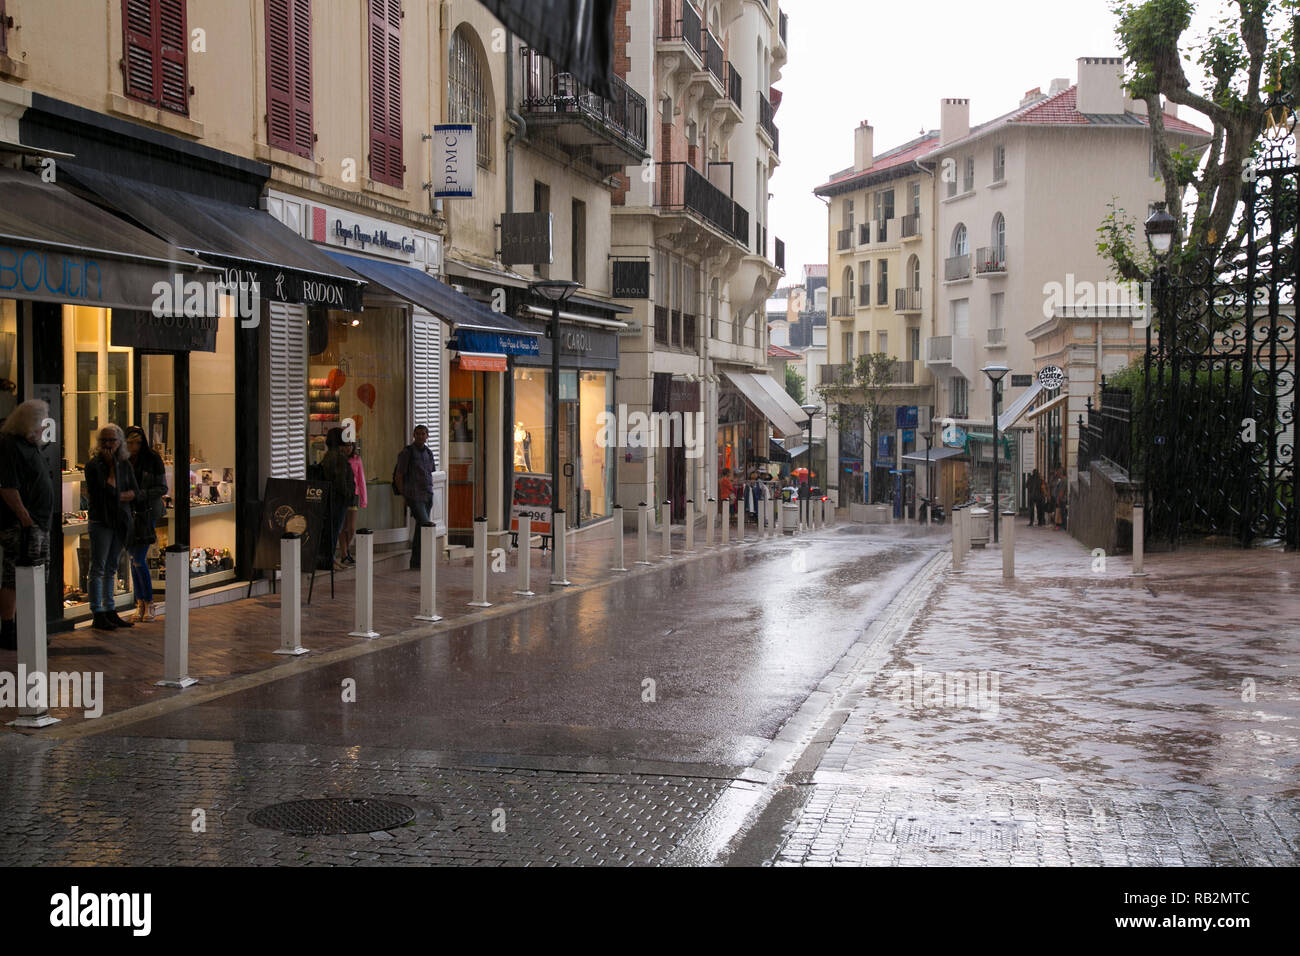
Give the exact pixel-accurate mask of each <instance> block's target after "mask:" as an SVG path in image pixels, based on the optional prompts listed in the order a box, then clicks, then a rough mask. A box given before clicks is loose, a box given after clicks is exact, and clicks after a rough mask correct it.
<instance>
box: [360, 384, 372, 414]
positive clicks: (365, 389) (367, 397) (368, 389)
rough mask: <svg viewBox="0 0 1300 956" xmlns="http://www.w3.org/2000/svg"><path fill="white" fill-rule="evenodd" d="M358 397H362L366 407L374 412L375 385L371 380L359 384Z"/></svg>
mask: <svg viewBox="0 0 1300 956" xmlns="http://www.w3.org/2000/svg"><path fill="white" fill-rule="evenodd" d="M357 398H359V399H361V401H362V402H363V403H364V404H365V406H366V408H368V409H370V410H371V411H372V412H373V411H374V410H375V387H374V386H373V385H371V384H370V383H369V382H366V384H364V385H358V386H357Z"/></svg>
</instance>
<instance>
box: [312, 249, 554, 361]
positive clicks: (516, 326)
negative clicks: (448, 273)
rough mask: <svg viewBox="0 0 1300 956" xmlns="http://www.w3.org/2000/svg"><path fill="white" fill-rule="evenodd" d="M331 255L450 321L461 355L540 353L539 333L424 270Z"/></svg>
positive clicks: (344, 254)
mask: <svg viewBox="0 0 1300 956" xmlns="http://www.w3.org/2000/svg"><path fill="white" fill-rule="evenodd" d="M327 255H328V256H329V257H330V258H331V259H333V260H334V261H336V262H338V263H339V264H340V265H343V266H346V267H347V268H348V269H351V270H352V271H353V272H356V273H357V274H358V275H363V276H365V277H366V278H367V279H369V280H370V281H371V282H373V283H374V284H375V285H378V286H381V287H383V288H385V289H387V290H389V291H390V292H392V293H394V294H395V295H398V296H401V297H402V298H403V299H406V300H407V301H410V302H414V303H415V304H416V305H418V306H420V307H421V308H424V309H427V310H428V311H429V312H431V313H432V314H433V315H436V316H439V317H440V318H442V319H444V320H446V321H447V322H450V323H451V324H452V327H453V329H454V330H455V333H456V340H457V343H456V344H457V351H459V352H462V353H463V352H493V353H499V354H502V355H536V354H537V353H538V345H537V337H538V333H537V332H535V331H533V330H532V329H530V328H528V326H526V325H524V324H523V323H522V322H520V321H518V320H517V319H513V318H511V317H510V316H508V315H503V314H502V313H500V312H494V311H492V310H491V309H489V308H488V307H487V306H486V305H484V304H483V303H481V302H476V301H475V300H473V299H471V298H470V297H469V296H467V295H464V294H462V293H460V292H457V291H456V290H455V289H453V288H452V287H451V286H449V285H447V284H446V283H445V282H441V281H439V280H438V279H436V278H434V277H433V276H431V275H429V274H428V273H427V272H424V271H423V270H421V269H413V268H411V267H410V266H404V265H401V264H399V263H396V262H380V261H379V260H377V259H363V258H362V257H360V256H352V255H348V254H347V253H346V252H333V251H331V252H328V253H327Z"/></svg>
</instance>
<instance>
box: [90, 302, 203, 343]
mask: <svg viewBox="0 0 1300 956" xmlns="http://www.w3.org/2000/svg"><path fill="white" fill-rule="evenodd" d="M111 336H112V344H113V345H114V347H126V348H135V349H152V350H156V351H160V352H215V351H216V350H217V318H216V316H212V315H200V316H185V315H154V314H153V313H152V312H140V311H136V310H134V309H114V310H113V328H112V332H111Z"/></svg>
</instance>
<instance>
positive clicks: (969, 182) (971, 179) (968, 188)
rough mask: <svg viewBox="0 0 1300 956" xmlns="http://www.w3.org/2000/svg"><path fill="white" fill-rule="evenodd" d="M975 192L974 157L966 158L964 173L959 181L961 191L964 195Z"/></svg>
mask: <svg viewBox="0 0 1300 956" xmlns="http://www.w3.org/2000/svg"><path fill="white" fill-rule="evenodd" d="M974 190H975V157H974V156H967V157H966V171H965V175H963V176H962V179H961V191H962V192H964V193H968V192H973V191H974Z"/></svg>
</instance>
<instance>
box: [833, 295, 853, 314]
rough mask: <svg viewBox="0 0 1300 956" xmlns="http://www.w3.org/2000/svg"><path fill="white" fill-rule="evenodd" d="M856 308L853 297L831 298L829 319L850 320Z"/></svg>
mask: <svg viewBox="0 0 1300 956" xmlns="http://www.w3.org/2000/svg"><path fill="white" fill-rule="evenodd" d="M855 308H856V306H855V305H854V304H853V296H851V295H837V296H832V297H831V318H832V319H851V318H853V310H854V309H855Z"/></svg>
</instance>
